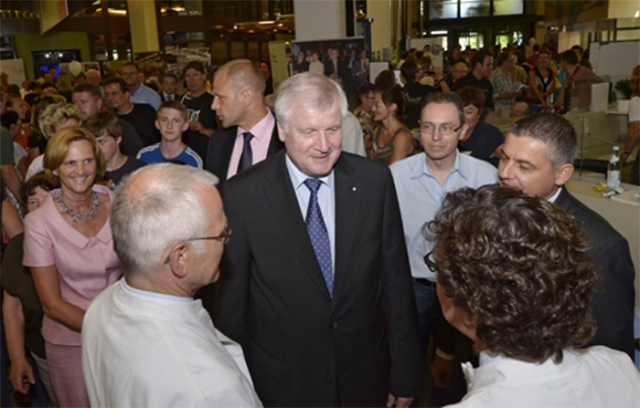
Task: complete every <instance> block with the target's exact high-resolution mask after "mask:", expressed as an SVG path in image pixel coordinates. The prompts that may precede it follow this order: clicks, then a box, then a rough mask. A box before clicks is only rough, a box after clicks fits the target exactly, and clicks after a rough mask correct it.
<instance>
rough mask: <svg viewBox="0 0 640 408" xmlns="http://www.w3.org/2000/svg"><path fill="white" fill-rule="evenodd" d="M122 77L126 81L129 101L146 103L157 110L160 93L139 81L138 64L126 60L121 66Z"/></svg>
mask: <svg viewBox="0 0 640 408" xmlns="http://www.w3.org/2000/svg"><path fill="white" fill-rule="evenodd" d="M122 79H124V81H125V82H126V83H127V87H128V88H129V102H131V103H146V104H149V105H151V106H153V109H155V110H158V107H159V106H160V104H161V103H162V101H161V100H160V95H159V94H158V93H157V92H156V91H154V90H153V89H151V88H149V87H148V86H146V85H145V84H143V83H141V82H140V70H139V69H138V65H137V64H135V63H133V62H127V63H126V64H124V65H123V66H122Z"/></svg>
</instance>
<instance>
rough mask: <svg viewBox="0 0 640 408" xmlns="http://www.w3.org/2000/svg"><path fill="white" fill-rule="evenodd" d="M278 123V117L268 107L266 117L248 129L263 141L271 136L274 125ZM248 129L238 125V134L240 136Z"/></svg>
mask: <svg viewBox="0 0 640 408" xmlns="http://www.w3.org/2000/svg"><path fill="white" fill-rule="evenodd" d="M275 125H276V119H275V118H274V117H273V114H272V113H271V110H269V108H267V114H266V115H265V117H264V118H262V119H260V121H259V122H258V123H256V124H255V125H254V126H253V127H252V128H251V129H249V130H248V132H250V133H251V134H252V135H253V137H254V138H255V139H256V140H258V141H263V140H265V139H266V138H270V137H271V134H272V133H273V127H274V126H275ZM244 132H247V130H245V129H243V128H241V127H240V126H238V133H237V136H240V135H241V134H243V133H244Z"/></svg>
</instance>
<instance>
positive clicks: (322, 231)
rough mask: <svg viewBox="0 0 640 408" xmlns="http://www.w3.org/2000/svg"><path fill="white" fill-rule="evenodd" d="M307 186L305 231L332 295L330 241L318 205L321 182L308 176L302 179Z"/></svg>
mask: <svg viewBox="0 0 640 408" xmlns="http://www.w3.org/2000/svg"><path fill="white" fill-rule="evenodd" d="M304 184H305V186H307V188H309V191H310V192H311V196H310V197H309V207H307V219H306V223H307V232H308V233H309V238H310V239H311V245H313V251H314V252H315V253H316V258H317V259H318V264H319V265H320V270H321V271H322V277H323V278H324V281H325V282H326V284H327V289H329V296H331V297H333V266H332V262H331V243H330V242H329V232H328V231H327V226H326V225H325V223H324V219H323V218H322V212H321V211H320V206H319V205H318V189H319V188H320V185H321V184H322V182H321V181H320V180H318V179H314V178H308V179H306V180H305V181H304Z"/></svg>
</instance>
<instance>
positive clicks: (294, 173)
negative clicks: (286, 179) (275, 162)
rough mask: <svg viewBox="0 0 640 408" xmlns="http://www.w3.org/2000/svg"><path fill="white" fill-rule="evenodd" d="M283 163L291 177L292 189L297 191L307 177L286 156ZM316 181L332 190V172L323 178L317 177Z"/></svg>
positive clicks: (286, 155)
mask: <svg viewBox="0 0 640 408" xmlns="http://www.w3.org/2000/svg"><path fill="white" fill-rule="evenodd" d="M285 162H286V164H287V170H289V176H290V177H291V182H292V183H293V189H294V190H298V189H299V188H300V186H302V185H303V184H304V181H305V180H306V179H308V178H313V177H309V176H307V175H306V174H304V173H303V172H301V171H300V169H298V167H297V166H296V165H295V164H294V163H293V161H291V158H289V155H288V154H285ZM318 180H320V181H321V182H322V184H324V185H326V186H327V187H329V189H330V190H333V170H331V173H329V174H328V175H326V176H324V177H319V178H318Z"/></svg>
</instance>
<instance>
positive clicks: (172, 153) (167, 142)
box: [137, 100, 202, 169]
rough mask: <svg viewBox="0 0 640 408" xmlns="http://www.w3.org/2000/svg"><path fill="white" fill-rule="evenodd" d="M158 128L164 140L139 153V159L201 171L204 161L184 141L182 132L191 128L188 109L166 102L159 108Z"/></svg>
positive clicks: (178, 104) (150, 162)
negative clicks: (177, 164)
mask: <svg viewBox="0 0 640 408" xmlns="http://www.w3.org/2000/svg"><path fill="white" fill-rule="evenodd" d="M156 128H158V130H159V131H160V135H161V136H162V140H161V141H160V143H156V144H154V145H151V146H147V147H145V148H143V149H142V150H140V151H139V152H138V156H137V157H138V159H140V160H142V161H144V162H147V163H149V164H153V163H165V162H168V161H172V162H182V163H184V164H188V165H190V166H193V167H196V168H199V169H201V168H202V159H201V158H200V156H198V154H197V153H196V152H194V151H193V150H191V148H190V147H188V146H187V145H186V144H184V142H183V141H182V132H184V131H185V130H187V129H188V128H189V122H188V121H187V108H186V107H185V106H184V105H183V104H182V103H180V102H178V101H176V100H172V101H165V102H163V103H162V105H160V107H159V108H158V116H157V118H156Z"/></svg>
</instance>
